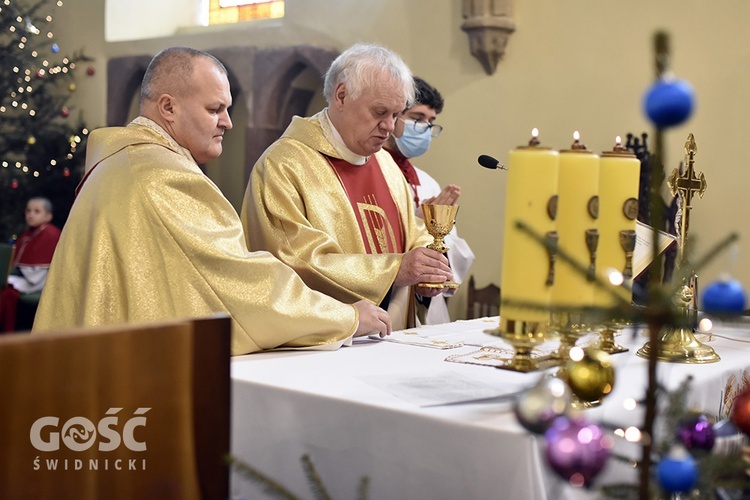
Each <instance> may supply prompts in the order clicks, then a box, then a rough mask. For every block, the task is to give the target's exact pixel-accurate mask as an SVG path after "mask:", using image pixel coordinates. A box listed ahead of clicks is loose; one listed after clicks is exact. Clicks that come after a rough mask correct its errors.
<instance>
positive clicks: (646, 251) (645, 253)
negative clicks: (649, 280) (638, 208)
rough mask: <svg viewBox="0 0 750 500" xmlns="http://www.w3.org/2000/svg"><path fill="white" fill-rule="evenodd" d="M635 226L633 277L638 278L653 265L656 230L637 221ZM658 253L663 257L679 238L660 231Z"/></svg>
mask: <svg viewBox="0 0 750 500" xmlns="http://www.w3.org/2000/svg"><path fill="white" fill-rule="evenodd" d="M636 222H637V224H636V225H635V250H634V251H633V276H638V275H639V274H641V273H642V272H643V270H644V269H646V267H647V266H648V265H649V264H651V261H652V260H653V257H654V250H653V248H652V245H653V241H654V228H652V227H651V226H647V225H646V224H644V223H642V222H640V221H636ZM658 234H659V238H658V247H657V248H658V251H659V254H660V255H661V253H662V252H664V251H665V250H666V249H667V248H669V246H670V245H671V244H673V243H675V242H676V241H677V236H675V235H673V234H669V233H665V232H664V231H658Z"/></svg>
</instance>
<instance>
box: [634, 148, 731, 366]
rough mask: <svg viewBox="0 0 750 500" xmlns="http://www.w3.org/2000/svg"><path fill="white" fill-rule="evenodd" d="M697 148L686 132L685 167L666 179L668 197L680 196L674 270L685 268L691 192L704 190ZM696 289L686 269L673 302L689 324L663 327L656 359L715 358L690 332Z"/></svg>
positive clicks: (646, 349)
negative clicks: (675, 266)
mask: <svg viewBox="0 0 750 500" xmlns="http://www.w3.org/2000/svg"><path fill="white" fill-rule="evenodd" d="M697 151H698V147H697V146H696V144H695V137H693V134H689V135H688V138H687V141H686V142H685V164H686V165H687V168H686V169H685V173H684V174H683V175H680V173H679V171H678V169H676V168H675V169H674V170H673V171H672V173H671V174H670V176H669V179H667V184H668V185H669V190H670V192H671V193H672V196H679V197H680V199H681V210H682V220H681V221H680V247H679V255H678V258H677V267H678V269H680V268H681V269H685V268H687V267H688V265H689V263H688V259H687V254H686V252H685V248H686V243H687V239H688V229H689V226H690V210H691V209H692V208H693V207H692V205H691V203H692V201H693V197H694V195H695V194H698V196H699V197H701V198H702V197H703V193H705V191H706V177H705V176H704V175H703V172H701V173H700V174H696V172H695V166H694V163H695V154H696V152H697ZM697 288H698V276H697V275H696V274H695V272H690V275H689V277H687V278H684V279H683V280H682V286H681V287H680V289H679V290H678V291H677V295H676V296H675V297H674V302H675V304H676V305H677V306H678V310H679V312H680V315H681V317H682V318H681V319H683V320H684V322H683V323H686V324H688V325H691V326H680V327H669V326H668V327H666V328H664V331H663V333H662V335H661V340H660V342H659V343H658V345H659V348H658V351H657V352H656V358H657V359H659V360H660V361H668V362H671V363H692V364H701V363H715V362H716V361H719V360H720V359H721V358H719V355H718V354H716V352H715V351H714V350H713V348H711V347H709V346H707V345H705V344H703V343H701V342H700V341H698V339H696V338H695V335H694V331H695V326H696V319H697V309H696V307H695V304H696V290H697ZM650 352H651V343H650V342H648V343H646V345H644V346H643V347H641V348H640V349H639V350H638V353H637V354H638V356H641V357H642V358H648V357H649V355H650Z"/></svg>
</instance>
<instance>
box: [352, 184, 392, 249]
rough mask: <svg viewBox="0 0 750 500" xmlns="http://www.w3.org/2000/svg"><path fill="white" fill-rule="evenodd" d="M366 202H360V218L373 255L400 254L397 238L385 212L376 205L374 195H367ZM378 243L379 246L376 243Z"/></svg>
mask: <svg viewBox="0 0 750 500" xmlns="http://www.w3.org/2000/svg"><path fill="white" fill-rule="evenodd" d="M365 202H366V203H362V202H358V203H357V208H358V209H359V216H360V217H361V218H362V222H363V225H364V227H365V237H366V238H367V243H368V245H369V246H370V249H371V251H372V253H393V252H398V249H397V248H396V247H397V243H396V236H395V234H394V232H393V226H392V225H391V223H390V221H389V220H388V217H387V216H386V214H385V211H384V210H383V209H382V208H380V207H379V206H378V205H376V200H375V196H374V195H367V196H366V197H365ZM376 241H377V246H376V245H375V242H376Z"/></svg>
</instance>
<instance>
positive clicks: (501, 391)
mask: <svg viewBox="0 0 750 500" xmlns="http://www.w3.org/2000/svg"><path fill="white" fill-rule="evenodd" d="M497 324H498V318H497V317H494V318H483V319H477V320H470V321H457V322H454V323H449V324H445V325H433V326H425V327H421V328H419V329H416V330H414V329H413V330H410V331H402V332H394V335H393V336H392V338H391V339H389V340H374V339H358V340H355V341H354V343H353V345H352V346H351V347H344V348H341V349H339V350H338V351H333V352H329V351H297V352H290V351H277V352H268V353H260V354H252V355H249V356H239V357H235V358H233V360H232V364H231V377H232V449H231V452H232V455H233V457H234V458H235V459H237V460H239V461H241V462H244V463H246V464H248V465H250V466H252V467H253V468H255V469H257V470H259V471H260V472H262V473H263V474H265V475H267V476H269V477H270V478H272V479H274V480H275V481H277V482H278V483H279V484H280V485H282V486H283V487H285V488H287V489H288V490H290V491H291V492H292V493H294V494H295V495H297V496H298V497H299V498H312V497H313V495H312V493H311V491H312V490H311V489H310V485H309V484H308V481H307V479H306V477H305V474H304V471H303V465H302V462H301V457H302V456H303V455H308V456H309V457H310V459H311V460H312V462H313V464H314V466H315V468H316V470H317V472H318V474H319V475H320V478H321V480H322V483H323V485H324V486H325V488H326V490H327V492H328V493H329V494H330V496H331V498H333V499H348V498H357V497H358V487H359V484H360V481H361V479H362V477H363V476H366V477H367V478H368V480H369V483H368V488H369V495H368V497H367V498H369V499H370V500H378V499H388V500H392V499H402V498H403V499H407V498H408V499H419V498H430V499H456V498H461V499H467V500H468V499H482V500H486V499H492V498H524V499H527V498H528V499H580V498H584V499H585V498H599V496H598V494H597V492H596V491H587V490H585V489H580V488H573V487H571V486H569V485H568V484H566V483H565V482H564V481H562V480H561V479H559V478H558V476H556V475H555V474H554V473H553V472H552V471H551V470H550V469H549V468H548V465H547V463H546V459H545V456H544V449H545V441H544V438H543V437H542V436H536V435H533V434H530V433H529V432H528V431H527V430H526V429H524V428H523V427H522V426H521V425H520V424H519V423H518V422H517V420H516V417H515V415H514V412H513V405H512V396H513V393H516V392H518V391H521V390H523V389H525V388H527V387H529V386H531V385H533V384H534V383H535V382H536V381H537V380H538V379H539V377H540V376H541V373H540V372H534V373H519V372H513V371H507V370H501V369H497V368H494V367H492V366H490V365H483V364H482V363H483V362H484V361H483V360H485V359H487V358H486V356H484V354H486V351H482V347H485V346H502V341H501V340H500V339H499V338H497V337H493V336H491V335H487V334H485V333H484V330H486V329H489V328H494V327H496V326H497ZM713 332H714V333H715V334H716V336H715V337H714V339H713V340H711V341H710V342H709V345H711V346H712V347H713V348H714V349H715V351H716V352H717V353H718V354H719V356H721V361H720V362H718V363H708V364H697V365H696V364H679V363H660V364H659V368H658V378H659V380H660V382H661V383H663V384H664V385H665V386H666V387H667V388H669V389H674V388H676V387H678V386H679V385H680V384H681V383H682V382H683V381H684V380H685V379H686V377H688V376H692V377H693V383H692V391H691V393H690V402H691V405H694V406H696V407H700V408H701V409H703V410H704V411H706V412H707V413H709V414H712V415H717V416H720V417H721V416H725V415H726V412H728V410H729V409H728V408H726V405H725V396H726V394H727V392H731V391H732V390H733V385H732V384H733V383H736V382H737V381H741V380H742V377H743V375H744V376H746V375H747V370H748V367H750V344H748V343H747V342H748V340H750V323H739V324H733V325H731V326H730V325H725V326H720V325H719V326H715V328H714V330H713ZM617 340H618V342H619V343H620V344H622V345H625V346H627V347H629V348H630V351H629V352H626V353H622V354H616V355H613V356H612V360H613V362H614V364H615V367H616V380H615V386H614V390H613V391H612V393H611V394H609V395H608V396H607V397H606V398H605V399H604V402H603V404H602V405H601V406H599V407H596V408H591V409H588V410H585V415H586V417H587V418H589V419H590V420H592V421H594V422H598V423H602V424H606V426H607V428H608V429H615V428H618V427H622V428H623V429H624V428H626V427H628V426H638V425H640V424H641V422H642V414H641V413H640V412H641V409H640V407H636V408H635V409H626V406H627V405H624V403H625V402H631V401H632V400H635V401H638V400H641V399H642V398H643V396H644V393H645V388H646V379H647V370H646V364H647V360H646V359H643V358H641V357H638V356H636V355H635V351H636V350H637V349H638V348H639V347H640V346H642V345H643V344H644V342H646V340H647V338H646V336H645V335H644V333H643V332H642V331H639V330H638V329H635V330H629V331H626V332H624V333H623V334H622V335H620V336H618V338H617ZM407 342H408V343H407ZM483 356H484V357H483ZM472 360H474V361H476V362H477V363H479V364H475V363H474V362H472ZM615 440H616V441H615V450H614V451H616V452H617V453H621V454H626V455H629V456H632V457H633V458H638V457H639V453H640V448H639V446H638V445H636V444H633V443H629V442H627V441H625V440H624V439H620V438H616V437H615ZM622 481H628V482H632V483H636V482H637V473H636V471H635V470H633V469H630V468H628V467H627V466H626V465H625V464H623V463H620V462H616V461H615V460H613V459H610V460H609V462H608V464H607V466H606V468H605V469H604V470H603V472H602V473H601V474H600V475H599V476H598V477H597V479H596V481H595V484H594V486H595V487H596V486H598V485H603V484H609V483H613V482H622ZM231 494H232V498H250V499H258V498H267V497H266V496H264V493H263V487H262V486H261V485H258V484H256V483H254V482H252V481H250V480H249V479H247V477H246V476H244V475H243V474H241V473H239V472H238V471H237V470H236V469H235V471H234V472H233V475H232V486H231Z"/></svg>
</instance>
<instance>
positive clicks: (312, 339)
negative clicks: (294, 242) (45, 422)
mask: <svg viewBox="0 0 750 500" xmlns="http://www.w3.org/2000/svg"><path fill="white" fill-rule="evenodd" d="M226 75H227V74H226V69H225V68H224V66H223V65H222V64H221V63H220V62H219V61H218V60H216V59H215V58H213V56H210V55H208V54H206V53H204V52H200V51H196V50H194V49H188V48H184V47H177V48H171V49H166V50H164V51H162V52H161V53H159V54H158V55H157V56H156V57H155V58H154V60H153V61H152V62H151V64H150V66H149V69H148V70H147V72H146V76H145V77H144V82H143V86H142V89H141V115H142V116H140V117H138V118H136V119H135V120H134V121H133V122H132V123H131V124H130V125H128V126H127V127H112V128H105V129H99V130H95V131H94V132H92V133H91V136H90V138H89V141H88V150H87V158H86V174H85V177H84V179H83V181H82V182H81V185H80V186H79V192H78V196H77V198H76V201H75V203H74V205H73V208H72V210H71V213H70V217H69V219H68V221H67V223H66V224H65V227H64V229H63V233H62V236H61V239H60V243H59V245H58V247H57V250H56V252H55V255H54V258H53V260H52V264H51V266H50V273H49V277H48V279H47V285H46V287H45V289H44V292H43V294H42V298H41V302H40V304H39V309H38V312H37V316H36V321H35V324H34V331H35V332H36V331H41V332H48V331H51V330H61V329H67V328H71V327H77V326H89V325H102V324H116V323H126V322H127V323H141V322H149V321H157V320H164V319H171V318H192V317H201V316H208V315H211V314H213V313H217V312H225V313H229V315H230V316H231V317H232V319H233V324H232V342H231V348H232V354H235V355H236V354H245V353H251V352H254V351H259V350H262V349H270V348H275V347H279V346H283V347H308V348H309V347H312V348H323V349H333V348H337V347H338V346H340V345H342V344H343V343H344V342H346V341H347V340H348V339H350V338H351V337H352V336H357V335H365V334H371V333H380V334H381V335H385V334H387V333H389V332H390V324H389V320H388V316H387V314H386V312H385V311H384V310H382V309H380V308H377V307H375V306H374V305H372V304H370V303H367V302H366V301H362V302H360V303H357V304H354V307H353V306H352V305H347V304H343V303H341V302H339V301H336V300H334V299H332V298H330V297H328V296H326V295H324V294H322V293H319V292H315V291H313V290H310V289H309V288H308V287H306V286H305V284H304V283H303V282H302V280H301V279H300V278H299V276H297V275H296V274H295V273H294V271H293V270H292V269H291V268H289V267H288V266H286V265H284V264H283V263H281V262H280V261H279V260H278V259H276V258H275V257H273V256H272V255H271V254H269V253H267V252H249V251H248V250H247V246H246V243H245V237H244V234H243V231H242V224H241V222H240V219H239V217H238V216H237V213H236V212H235V210H234V208H233V207H232V206H231V205H230V203H229V202H228V201H227V199H226V198H225V197H224V196H223V195H222V194H221V192H220V191H219V189H218V188H217V187H216V186H215V185H214V184H213V183H212V182H211V181H210V180H209V179H208V177H206V176H205V175H204V174H203V172H202V171H201V169H200V168H199V166H198V163H205V162H207V161H209V160H211V159H213V158H216V157H217V156H219V154H221V150H222V138H223V134H224V131H225V130H228V129H230V128H231V126H232V124H231V120H230V119H229V115H228V111H227V110H228V108H229V106H230V105H231V101H232V98H231V93H230V90H229V82H228V80H227V76H226Z"/></svg>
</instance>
